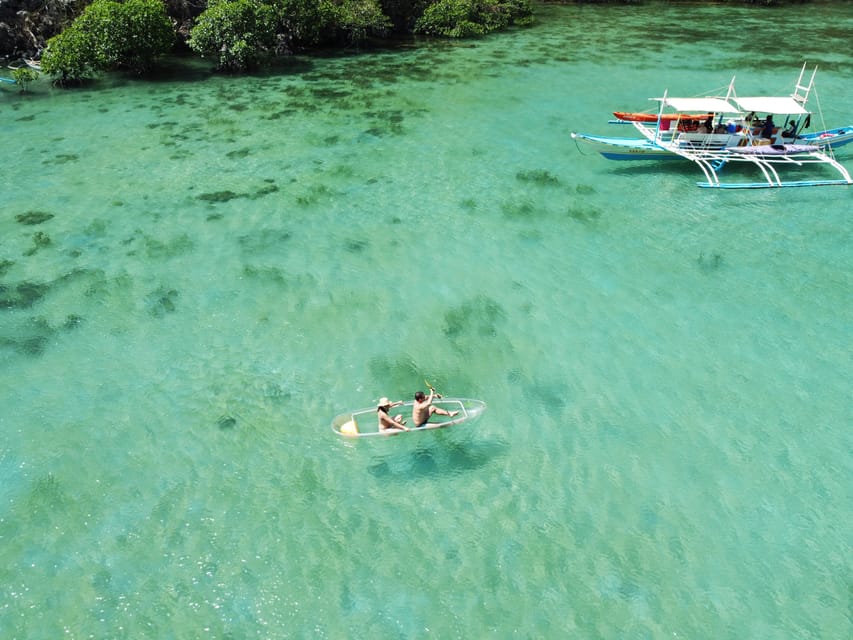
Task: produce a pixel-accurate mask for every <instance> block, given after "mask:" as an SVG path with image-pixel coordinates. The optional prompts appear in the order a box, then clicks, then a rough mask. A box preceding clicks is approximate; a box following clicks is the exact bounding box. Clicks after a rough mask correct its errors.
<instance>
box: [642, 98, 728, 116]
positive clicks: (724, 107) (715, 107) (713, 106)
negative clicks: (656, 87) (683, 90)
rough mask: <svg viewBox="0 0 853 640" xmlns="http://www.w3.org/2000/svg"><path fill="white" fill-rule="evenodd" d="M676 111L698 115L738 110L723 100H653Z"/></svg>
mask: <svg viewBox="0 0 853 640" xmlns="http://www.w3.org/2000/svg"><path fill="white" fill-rule="evenodd" d="M653 100H658V101H661V102H663V105H664V106H665V107H671V108H673V109H675V110H676V111H686V112H691V111H696V112H699V113H738V112H739V111H740V109H738V108H737V107H736V106H734V105H733V104H732V103H731V102H729V101H728V100H725V99H724V98H669V97H667V98H653Z"/></svg>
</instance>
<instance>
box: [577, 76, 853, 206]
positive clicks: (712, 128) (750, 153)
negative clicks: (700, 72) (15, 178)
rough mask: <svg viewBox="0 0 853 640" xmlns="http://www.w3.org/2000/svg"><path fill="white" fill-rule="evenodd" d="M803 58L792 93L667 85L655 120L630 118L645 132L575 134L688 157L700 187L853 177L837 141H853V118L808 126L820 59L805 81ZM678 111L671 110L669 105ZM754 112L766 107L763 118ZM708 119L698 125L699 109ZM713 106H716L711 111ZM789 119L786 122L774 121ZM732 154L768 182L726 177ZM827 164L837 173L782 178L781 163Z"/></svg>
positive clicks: (628, 154)
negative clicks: (705, 93) (718, 92)
mask: <svg viewBox="0 0 853 640" xmlns="http://www.w3.org/2000/svg"><path fill="white" fill-rule="evenodd" d="M805 73H806V65H803V68H802V70H801V71H800V77H799V79H798V80H797V83H796V85H795V90H794V93H792V94H791V95H790V96H783V97H777V96H762V97H746V98H739V97H737V96H736V95H735V90H734V78H732V81H731V83H729V86H728V90H727V91H726V94H725V95H724V96H710V97H698V98H675V97H672V96H669V95H667V94H666V93H664V96H663V97H662V98H652V99H653V100H656V101H658V102H659V103H660V104H659V108H658V116H657V118H656V119H655V120H654V121H648V120H641V119H636V120H632V121H630V124H631V125H633V126H634V128H635V129H636V130H637V131H638V132H639V133H640V134H641V135H642V138H629V137H611V136H599V135H593V134H586V133H576V132H572V138H574V139H575V140H582V141H585V142H589V143H593V144H596V145H598V146H599V147H601V149H600V151H601V154H602V155H603V156H604V157H605V158H608V159H610V160H667V159H685V160H690V161H691V162H694V163H695V164H696V165H698V166H699V167H700V169H702V172H703V173H704V175H705V178H706V181H705V182H699V183H697V184H698V185H699V186H700V187H717V188H729V189H737V188H739V189H744V188H759V187H802V186H823V185H850V184H853V180H851V177H850V173H849V172H848V171H847V169H846V168H845V167H844V166H843V165H841V164H840V163H839V162H838V161H837V160H836V159H835V155H834V149H836V148H838V147H841V146H843V145H845V144H847V143H849V142H853V126H849V127H842V128H837V129H827V130H824V131H819V132H817V133H808V134H806V133H803V129H806V128H807V127H809V126H810V124H811V117H812V114H811V112H809V111H808V110H807V109H806V102H807V101H808V97H809V94H810V93H811V91H812V89H813V87H814V77H815V74H816V73H817V67H815V69H814V71H813V72H812V74H811V78H810V79H809V81H808V83H807V84H804V83H803V78H804V77H805ZM673 111H674V112H675V114H677V115H676V117H675V118H672V117H669V116H671V115H672V112H673ZM756 113H766V114H767V116H766V118H765V120H764V121H760V120H757V119H756V117H755V114H756ZM691 114H700V116H701V115H705V116H706V121H705V122H704V123H703V124H702V125H700V126H695V125H694V123H695V122H696V119H697V117H700V116H697V115H691ZM708 114H711V115H710V117H708ZM774 116H777V117H778V116H784V118H779V122H787V124H788V126H787V128H785V129H784V130H783V129H782V127H779V126H777V125H776V124H775V123H774ZM730 162H735V163H737V162H739V163H748V164H749V165H751V166H754V167H757V168H758V169H759V170H760V171H761V172H762V175H763V177H764V179H765V182H735V183H726V182H721V181H720V179H719V176H718V173H719V172H720V171H721V170H722V169H723V167H725V166H726V165H727V164H728V163H730ZM814 165H823V166H825V167H830V168H832V169H834V170H835V171H837V172H838V173H839V174H840V176H841V178H840V179H831V180H830V179H819V180H797V181H785V180H783V179H782V178H781V177H780V176H779V172H778V170H777V167H779V166H783V167H788V168H792V167H801V168H802V167H807V166H808V167H809V168H811V167H812V166H814Z"/></svg>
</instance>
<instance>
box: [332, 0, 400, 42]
mask: <svg viewBox="0 0 853 640" xmlns="http://www.w3.org/2000/svg"><path fill="white" fill-rule="evenodd" d="M330 4H331V5H332V6H333V8H334V14H333V15H334V20H335V26H336V27H337V29H338V30H339V31H341V32H342V33H344V34H345V35H346V38H347V39H348V40H349V41H350V42H361V41H363V40H365V39H366V38H367V36H368V35H370V34H371V33H382V32H384V31H385V30H387V29H389V28H390V27H391V21H390V20H389V19H388V17H387V16H386V15H385V14H384V13H382V8H381V7H380V6H379V4H378V3H377V1H376V0H340V1H338V2H330Z"/></svg>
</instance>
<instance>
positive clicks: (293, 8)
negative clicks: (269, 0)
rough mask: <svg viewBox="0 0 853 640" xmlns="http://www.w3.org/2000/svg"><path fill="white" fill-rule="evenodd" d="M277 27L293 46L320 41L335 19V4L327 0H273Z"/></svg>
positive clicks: (309, 44)
mask: <svg viewBox="0 0 853 640" xmlns="http://www.w3.org/2000/svg"><path fill="white" fill-rule="evenodd" d="M273 2H274V3H275V4H274V6H275V9H276V15H277V19H278V28H279V30H280V33H281V34H282V36H283V37H284V38H285V39H286V41H287V42H288V43H290V45H291V46H293V47H303V46H311V45H315V44H318V43H319V42H321V41H322V40H323V39H324V37H327V36H326V35H325V34H327V33H328V32H329V31H330V29H331V27H332V25H333V24H334V21H335V6H334V5H333V4H332V3H331V2H329V1H328V0H320V1H319V2H318V0H273Z"/></svg>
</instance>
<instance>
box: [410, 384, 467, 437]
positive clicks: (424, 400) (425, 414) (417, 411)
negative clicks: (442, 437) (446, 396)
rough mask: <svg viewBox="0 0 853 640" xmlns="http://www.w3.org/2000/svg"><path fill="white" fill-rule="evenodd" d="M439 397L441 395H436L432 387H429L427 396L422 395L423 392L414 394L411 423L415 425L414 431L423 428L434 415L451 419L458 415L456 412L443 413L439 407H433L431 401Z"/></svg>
mask: <svg viewBox="0 0 853 640" xmlns="http://www.w3.org/2000/svg"><path fill="white" fill-rule="evenodd" d="M440 397H441V395H440V394H438V393H436V392H435V389H433V388H432V387H430V390H429V395H428V396H426V395H424V392H423V391H418V392H416V393H415V404H414V406H412V423H413V424H414V425H415V429H417V428H418V427H423V426H425V425H426V423H427V422H429V419H430V418H431V417H432V415H433V414H435V413H437V414H438V415H440V416H449V417H451V418H452V417H453V416H455V415H456V414H457V413H459V412H458V411H445V410H444V409H440V408H439V407H434V406H433V404H432V401H433V400H434V399H435V398H440Z"/></svg>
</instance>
